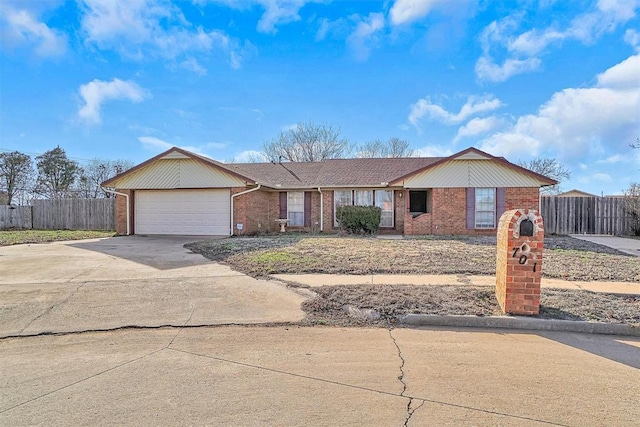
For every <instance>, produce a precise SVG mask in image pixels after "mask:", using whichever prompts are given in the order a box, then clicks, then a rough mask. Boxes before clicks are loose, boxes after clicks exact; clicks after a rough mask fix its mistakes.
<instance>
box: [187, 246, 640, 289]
mask: <svg viewBox="0 0 640 427" xmlns="http://www.w3.org/2000/svg"><path fill="white" fill-rule="evenodd" d="M187 247H188V248H189V249H191V250H192V251H194V252H197V253H201V254H203V255H204V256H205V257H207V258H209V259H212V260H215V261H221V262H224V263H226V264H228V265H230V266H231V267H232V268H234V269H235V270H237V271H241V272H243V273H247V274H250V275H252V276H256V277H259V276H268V275H270V274H287V273H289V274H312V273H327V274H478V275H493V274H495V269H496V263H495V258H496V241H495V237H455V238H453V237H451V238H424V239H403V240H382V239H376V238H363V237H304V236H298V237H295V236H282V237H281V236H275V237H258V238H232V239H226V240H216V241H204V242H197V243H193V244H190V245H187ZM542 271H543V276H544V277H551V278H559V279H565V280H587V281H594V280H600V281H624V282H640V258H637V257H633V256H630V255H627V254H624V253H622V252H618V251H616V250H615V249H611V248H608V247H605V246H601V245H596V244H593V243H590V242H585V241H582V240H578V239H573V238H571V237H557V236H549V237H547V238H546V239H545V249H544V252H543V267H542Z"/></svg>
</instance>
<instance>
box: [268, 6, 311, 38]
mask: <svg viewBox="0 0 640 427" xmlns="http://www.w3.org/2000/svg"><path fill="white" fill-rule="evenodd" d="M258 3H259V4H261V5H262V7H264V14H263V15H262V17H261V18H260V21H258V27H257V28H258V31H261V32H263V33H275V32H276V31H277V30H276V26H277V25H280V24H286V23H289V22H295V21H299V20H300V15H299V14H298V12H299V11H300V9H301V8H302V7H303V6H304V5H305V4H307V3H308V1H307V0H259V1H258Z"/></svg>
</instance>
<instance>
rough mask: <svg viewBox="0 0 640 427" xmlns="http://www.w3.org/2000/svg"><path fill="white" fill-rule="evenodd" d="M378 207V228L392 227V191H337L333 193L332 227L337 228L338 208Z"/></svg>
mask: <svg viewBox="0 0 640 427" xmlns="http://www.w3.org/2000/svg"><path fill="white" fill-rule="evenodd" d="M351 205H355V206H378V207H379V208H380V209H382V213H381V217H380V227H393V190H375V191H374V190H339V191H334V192H333V226H334V227H338V221H337V219H336V210H337V209H338V207H340V206H351Z"/></svg>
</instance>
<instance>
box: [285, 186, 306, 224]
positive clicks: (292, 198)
mask: <svg viewBox="0 0 640 427" xmlns="http://www.w3.org/2000/svg"><path fill="white" fill-rule="evenodd" d="M287 218H288V219H289V225H291V226H294V227H302V226H303V225H304V191H289V192H288V193H287Z"/></svg>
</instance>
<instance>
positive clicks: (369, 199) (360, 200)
mask: <svg viewBox="0 0 640 427" xmlns="http://www.w3.org/2000/svg"><path fill="white" fill-rule="evenodd" d="M353 195H354V198H353V204H354V205H356V206H373V191H372V190H355V191H354V192H353Z"/></svg>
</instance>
